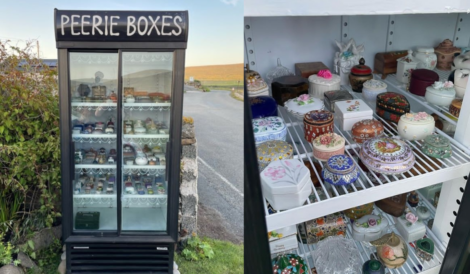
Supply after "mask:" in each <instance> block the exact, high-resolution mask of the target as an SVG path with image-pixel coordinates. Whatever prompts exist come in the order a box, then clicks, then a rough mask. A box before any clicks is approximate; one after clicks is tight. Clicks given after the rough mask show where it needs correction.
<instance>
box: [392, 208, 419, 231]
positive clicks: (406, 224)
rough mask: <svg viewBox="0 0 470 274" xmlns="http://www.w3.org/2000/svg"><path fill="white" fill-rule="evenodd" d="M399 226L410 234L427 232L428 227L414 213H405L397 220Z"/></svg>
mask: <svg viewBox="0 0 470 274" xmlns="http://www.w3.org/2000/svg"><path fill="white" fill-rule="evenodd" d="M395 219H396V221H397V225H400V226H402V227H403V228H404V229H405V230H406V231H407V232H408V233H409V234H412V233H416V232H419V231H422V230H423V229H424V230H426V227H425V225H424V223H423V221H422V220H420V219H419V217H418V216H416V215H414V214H413V213H411V212H410V213H404V214H403V215H401V216H400V217H397V218H395Z"/></svg>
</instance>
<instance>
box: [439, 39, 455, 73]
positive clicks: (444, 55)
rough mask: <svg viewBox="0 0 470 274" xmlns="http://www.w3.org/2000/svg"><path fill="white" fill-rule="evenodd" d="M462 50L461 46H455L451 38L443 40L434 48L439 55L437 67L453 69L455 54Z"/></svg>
mask: <svg viewBox="0 0 470 274" xmlns="http://www.w3.org/2000/svg"><path fill="white" fill-rule="evenodd" d="M461 51H462V50H461V49H460V48H457V47H454V43H453V42H452V41H451V40H449V39H445V40H444V41H442V42H441V43H440V44H439V45H438V46H437V47H435V48H434V52H435V53H436V56H437V68H438V69H440V70H451V69H452V62H453V61H454V56H455V54H456V53H460V52H461Z"/></svg>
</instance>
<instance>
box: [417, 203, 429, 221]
mask: <svg viewBox="0 0 470 274" xmlns="http://www.w3.org/2000/svg"><path fill="white" fill-rule="evenodd" d="M416 215H418V218H419V219H420V220H426V219H427V218H429V217H431V212H429V209H428V208H427V207H425V206H418V207H417V208H416Z"/></svg>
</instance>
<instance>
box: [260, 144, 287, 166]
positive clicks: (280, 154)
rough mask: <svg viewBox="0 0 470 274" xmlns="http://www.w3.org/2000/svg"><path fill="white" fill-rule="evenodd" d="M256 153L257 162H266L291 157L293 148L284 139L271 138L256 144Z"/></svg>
mask: <svg viewBox="0 0 470 274" xmlns="http://www.w3.org/2000/svg"><path fill="white" fill-rule="evenodd" d="M256 154H257V155H258V162H261V163H265V164H268V163H270V162H272V161H277V160H283V159H291V158H292V155H293V148H292V146H291V145H290V144H289V143H287V142H285V141H281V140H273V141H267V142H264V143H262V144H260V145H258V146H256Z"/></svg>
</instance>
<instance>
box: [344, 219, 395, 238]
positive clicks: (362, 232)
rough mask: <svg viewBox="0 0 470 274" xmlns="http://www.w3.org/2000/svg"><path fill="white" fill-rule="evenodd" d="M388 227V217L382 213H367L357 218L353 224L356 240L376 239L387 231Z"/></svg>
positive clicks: (353, 234)
mask: <svg viewBox="0 0 470 274" xmlns="http://www.w3.org/2000/svg"><path fill="white" fill-rule="evenodd" d="M387 227H388V220H387V218H383V217H382V216H380V215H379V216H377V215H366V216H363V217H362V218H360V219H358V220H356V221H355V222H354V224H353V225H352V228H353V233H352V237H353V239H354V240H356V241H366V242H370V241H375V240H377V239H379V238H380V237H382V236H383V235H384V234H385V233H386V232H387V231H386V230H387Z"/></svg>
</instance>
